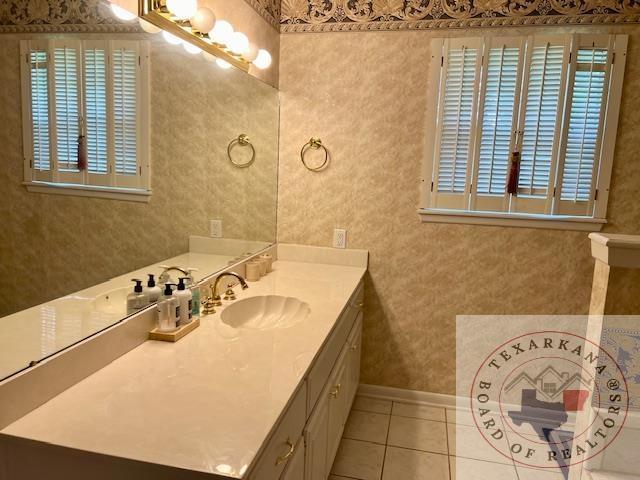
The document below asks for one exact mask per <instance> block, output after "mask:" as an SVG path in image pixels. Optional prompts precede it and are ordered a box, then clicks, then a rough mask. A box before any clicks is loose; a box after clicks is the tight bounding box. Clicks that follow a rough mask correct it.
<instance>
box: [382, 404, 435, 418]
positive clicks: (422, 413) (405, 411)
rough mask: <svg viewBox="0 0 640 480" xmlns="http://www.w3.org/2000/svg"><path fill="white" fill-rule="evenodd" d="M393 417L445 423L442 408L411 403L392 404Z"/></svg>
mask: <svg viewBox="0 0 640 480" xmlns="http://www.w3.org/2000/svg"><path fill="white" fill-rule="evenodd" d="M392 414H393V415H398V416H401V417H414V418H422V419H423V420H435V421H438V422H444V421H445V414H444V408H439V407H432V406H429V405H420V404H412V403H400V402H393V410H392Z"/></svg>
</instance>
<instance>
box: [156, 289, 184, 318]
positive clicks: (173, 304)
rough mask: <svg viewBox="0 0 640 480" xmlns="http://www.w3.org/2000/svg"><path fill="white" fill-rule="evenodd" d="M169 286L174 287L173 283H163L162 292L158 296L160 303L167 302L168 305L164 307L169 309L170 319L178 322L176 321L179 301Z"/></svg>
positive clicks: (178, 315)
mask: <svg viewBox="0 0 640 480" xmlns="http://www.w3.org/2000/svg"><path fill="white" fill-rule="evenodd" d="M171 287H175V284H174V283H165V284H164V292H163V293H162V296H161V297H160V303H164V302H169V306H168V307H166V308H168V309H169V311H170V317H171V318H170V321H171V322H173V323H175V324H178V322H179V321H180V301H179V300H178V299H177V298H176V297H175V295H174V294H173V289H172V288H171Z"/></svg>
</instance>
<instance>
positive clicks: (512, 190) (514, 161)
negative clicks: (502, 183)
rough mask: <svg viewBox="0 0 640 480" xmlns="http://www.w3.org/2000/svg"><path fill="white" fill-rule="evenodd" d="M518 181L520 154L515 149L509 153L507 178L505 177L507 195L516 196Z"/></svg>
mask: <svg viewBox="0 0 640 480" xmlns="http://www.w3.org/2000/svg"><path fill="white" fill-rule="evenodd" d="M519 179H520V152H519V151H518V150H517V149H516V150H514V151H513V152H511V162H510V164H509V176H508V177H507V193H509V194H511V195H514V196H517V195H518V180H519Z"/></svg>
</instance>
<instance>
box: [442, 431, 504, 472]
mask: <svg viewBox="0 0 640 480" xmlns="http://www.w3.org/2000/svg"><path fill="white" fill-rule="evenodd" d="M447 430H448V435H449V454H450V455H455V456H457V457H465V458H472V459H475V460H485V461H488V462H497V463H504V464H511V465H513V461H512V460H510V459H509V458H508V457H506V456H504V455H502V454H501V453H500V452H498V451H497V450H496V449H494V448H493V447H492V446H491V445H490V444H489V442H487V440H485V438H484V437H483V436H482V434H481V433H480V432H479V431H478V429H477V428H476V427H469V426H467V425H453V424H448V425H447ZM502 442H503V443H504V448H503V449H502V450H501V451H504V452H509V446H508V443H507V440H506V436H505V437H504V438H503V440H502Z"/></svg>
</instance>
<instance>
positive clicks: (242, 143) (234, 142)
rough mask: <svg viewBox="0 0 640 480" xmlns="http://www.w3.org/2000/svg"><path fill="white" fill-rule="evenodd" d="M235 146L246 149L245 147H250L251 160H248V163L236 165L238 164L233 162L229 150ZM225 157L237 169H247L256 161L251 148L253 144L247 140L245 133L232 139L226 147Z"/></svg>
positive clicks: (254, 150)
mask: <svg viewBox="0 0 640 480" xmlns="http://www.w3.org/2000/svg"><path fill="white" fill-rule="evenodd" d="M236 145H240V146H241V147H246V146H247V145H248V146H250V147H251V160H249V161H248V162H245V163H238V162H236V161H234V160H233V157H232V156H231V150H232V149H233V147H235V146H236ZM227 156H228V157H229V160H230V161H231V163H233V165H234V166H236V167H238V168H247V167H249V166H251V164H252V163H253V162H254V161H255V159H256V149H255V148H254V147H253V144H252V143H251V141H250V140H249V137H248V136H247V135H246V134H245V133H241V134H240V135H238V138H234V139H233V140H231V142H230V143H229V146H228V147H227Z"/></svg>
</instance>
